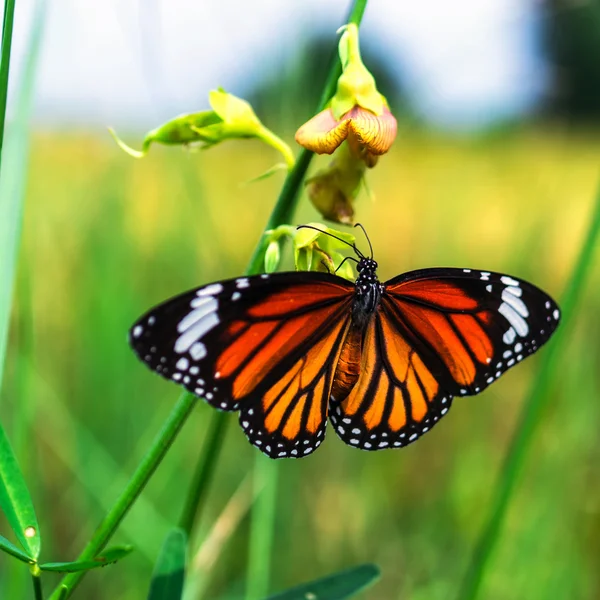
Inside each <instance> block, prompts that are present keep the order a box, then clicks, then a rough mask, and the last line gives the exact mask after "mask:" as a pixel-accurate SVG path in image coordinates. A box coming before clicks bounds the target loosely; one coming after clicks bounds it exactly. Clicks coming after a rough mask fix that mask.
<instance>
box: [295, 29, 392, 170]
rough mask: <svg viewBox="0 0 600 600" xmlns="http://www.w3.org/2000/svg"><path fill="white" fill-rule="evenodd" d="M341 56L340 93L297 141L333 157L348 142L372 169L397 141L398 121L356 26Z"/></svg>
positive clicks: (302, 129) (342, 45)
mask: <svg viewBox="0 0 600 600" xmlns="http://www.w3.org/2000/svg"><path fill="white" fill-rule="evenodd" d="M339 53H340V59H341V62H342V74H341V75H340V78H339V79H338V83H337V91H336V93H335V95H334V96H333V98H332V99H331V101H330V102H329V105H328V106H327V107H326V108H325V109H324V110H323V111H321V112H320V113H319V114H317V115H315V116H314V117H312V119H310V120H309V121H307V122H306V123H305V124H304V125H302V126H301V127H300V128H299V129H298V131H297V132H296V141H297V142H298V143H299V144H300V145H301V146H304V147H305V148H306V149H308V150H311V151H313V152H316V153H317V154H332V153H333V152H334V151H335V150H336V149H337V148H338V147H339V146H340V144H341V143H342V142H343V141H345V140H347V141H348V144H349V146H350V148H351V150H352V151H353V152H354V154H355V155H356V156H357V157H359V158H361V159H362V160H364V161H365V163H366V164H367V166H369V167H372V166H374V164H375V163H376V162H377V157H378V156H379V155H381V154H385V153H386V152H387V151H388V150H389V149H390V147H391V145H392V143H393V141H394V139H395V138H396V132H397V123H396V119H395V118H394V116H393V115H392V113H391V112H390V109H389V106H388V103H387V100H386V99H385V97H384V96H382V95H381V94H380V93H379V92H378V91H377V86H376V84H375V79H374V78H373V75H371V73H370V72H369V70H368V69H367V68H366V67H365V65H364V63H363V62H362V58H361V56H360V48H359V42H358V28H357V27H356V25H354V24H352V23H351V24H349V25H347V26H346V28H345V31H344V34H343V35H342V37H341V39H340V43H339Z"/></svg>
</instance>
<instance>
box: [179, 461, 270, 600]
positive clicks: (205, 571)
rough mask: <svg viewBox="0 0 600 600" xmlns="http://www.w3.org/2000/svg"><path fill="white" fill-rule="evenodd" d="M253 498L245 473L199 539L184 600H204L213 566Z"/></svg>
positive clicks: (253, 491)
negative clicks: (218, 513) (199, 543)
mask: <svg viewBox="0 0 600 600" xmlns="http://www.w3.org/2000/svg"><path fill="white" fill-rule="evenodd" d="M259 491H260V490H259ZM256 496H257V490H256V488H254V487H253V485H252V473H248V474H247V475H246V477H244V479H243V480H242V483H240V485H239V487H238V489H237V490H236V491H235V492H234V494H233V496H231V498H230V499H229V502H227V504H226V506H225V508H224V509H223V511H222V512H221V514H220V515H219V516H218V517H217V519H216V520H215V521H214V522H213V523H212V526H211V528H210V531H209V532H208V533H207V534H206V535H204V536H203V539H202V543H201V545H200V547H199V548H198V550H197V551H196V553H195V556H194V557H193V558H192V560H191V561H190V567H189V569H188V573H187V578H186V584H185V594H184V599H188V600H192V599H193V600H200V598H203V597H204V592H205V590H206V588H207V586H208V583H209V575H210V573H211V572H212V569H213V567H214V565H215V564H216V562H217V561H218V560H219V557H220V555H221V553H222V552H223V549H224V548H225V546H226V544H227V542H228V541H229V540H230V538H231V537H232V535H233V533H234V532H235V531H236V529H237V528H238V526H239V524H240V523H241V521H242V519H243V518H244V517H245V516H246V514H247V513H248V512H249V511H250V508H251V506H252V504H253V502H254V501H255V500H256Z"/></svg>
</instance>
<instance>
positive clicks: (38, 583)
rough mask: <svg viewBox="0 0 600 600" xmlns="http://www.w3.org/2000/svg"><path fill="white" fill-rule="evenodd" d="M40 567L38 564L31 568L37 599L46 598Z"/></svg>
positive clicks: (34, 592) (34, 593)
mask: <svg viewBox="0 0 600 600" xmlns="http://www.w3.org/2000/svg"><path fill="white" fill-rule="evenodd" d="M41 573H42V572H41V571H40V568H39V567H38V566H37V564H36V565H34V566H32V568H31V579H32V582H33V597H34V598H35V600H44V593H43V591H42V578H41V577H40V575H41Z"/></svg>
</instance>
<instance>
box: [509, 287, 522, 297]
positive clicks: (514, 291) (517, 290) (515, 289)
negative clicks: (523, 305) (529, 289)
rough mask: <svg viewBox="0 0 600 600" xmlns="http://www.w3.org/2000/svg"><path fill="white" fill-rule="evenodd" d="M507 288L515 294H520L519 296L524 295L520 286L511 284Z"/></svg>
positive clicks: (510, 292)
mask: <svg viewBox="0 0 600 600" xmlns="http://www.w3.org/2000/svg"><path fill="white" fill-rule="evenodd" d="M505 290H506V291H507V292H508V293H509V294H512V295H513V296H519V298H520V297H521V296H522V295H523V290H522V289H521V288H520V287H515V286H513V285H509V286H508V287H506V288H505Z"/></svg>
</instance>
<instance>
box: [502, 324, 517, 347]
mask: <svg viewBox="0 0 600 600" xmlns="http://www.w3.org/2000/svg"><path fill="white" fill-rule="evenodd" d="M515 337H517V332H516V331H515V330H514V329H513V328H512V327H509V328H508V330H507V331H505V332H504V335H503V336H502V341H503V342H504V343H505V344H509V345H510V344H512V343H513V342H514V341H515Z"/></svg>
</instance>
